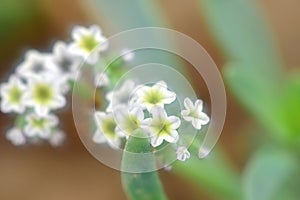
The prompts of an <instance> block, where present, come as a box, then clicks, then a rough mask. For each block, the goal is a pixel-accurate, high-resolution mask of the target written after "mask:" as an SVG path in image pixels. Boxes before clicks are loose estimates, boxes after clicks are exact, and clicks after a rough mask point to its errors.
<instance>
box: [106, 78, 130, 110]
mask: <svg viewBox="0 0 300 200" xmlns="http://www.w3.org/2000/svg"><path fill="white" fill-rule="evenodd" d="M134 88H135V84H134V82H133V81H132V80H127V81H125V82H124V83H123V85H122V86H121V88H119V89H118V90H113V91H111V92H109V93H108V94H107V95H106V99H107V100H108V101H109V105H108V107H107V108H106V111H107V112H112V109H113V107H114V108H116V107H117V106H122V105H124V106H128V105H129V103H130V99H131V97H132V95H131V93H132V91H133V90H134Z"/></svg>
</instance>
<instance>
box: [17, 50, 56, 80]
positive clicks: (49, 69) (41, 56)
mask: <svg viewBox="0 0 300 200" xmlns="http://www.w3.org/2000/svg"><path fill="white" fill-rule="evenodd" d="M49 58H50V54H45V53H40V52H38V51H36V50H30V51H28V52H27V53H26V55H25V60H24V61H23V62H22V63H21V64H20V65H19V66H18V67H17V69H16V72H17V74H18V75H19V76H21V77H23V78H26V79H27V78H28V79H30V78H31V77H33V76H39V75H41V74H46V75H47V76H48V77H50V76H51V77H55V76H56V74H57V73H58V72H59V69H58V67H56V66H55V65H49V62H48V61H49Z"/></svg>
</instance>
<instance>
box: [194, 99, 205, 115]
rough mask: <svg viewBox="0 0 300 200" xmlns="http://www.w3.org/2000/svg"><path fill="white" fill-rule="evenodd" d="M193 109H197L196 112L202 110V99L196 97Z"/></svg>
mask: <svg viewBox="0 0 300 200" xmlns="http://www.w3.org/2000/svg"><path fill="white" fill-rule="evenodd" d="M195 109H197V112H202V110H203V101H202V100H200V99H198V100H197V101H196V102H195Z"/></svg>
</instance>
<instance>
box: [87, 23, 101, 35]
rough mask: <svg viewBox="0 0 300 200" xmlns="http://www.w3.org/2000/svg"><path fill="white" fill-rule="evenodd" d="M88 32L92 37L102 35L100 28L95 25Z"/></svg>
mask: <svg viewBox="0 0 300 200" xmlns="http://www.w3.org/2000/svg"><path fill="white" fill-rule="evenodd" d="M90 31H91V33H92V34H93V35H101V33H102V31H101V28H100V27H99V26H97V25H92V26H90Z"/></svg>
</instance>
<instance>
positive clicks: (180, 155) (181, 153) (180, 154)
mask: <svg viewBox="0 0 300 200" xmlns="http://www.w3.org/2000/svg"><path fill="white" fill-rule="evenodd" d="M176 156H177V159H178V160H180V161H185V160H187V159H189V158H190V156H191V154H190V152H189V151H188V150H187V148H186V147H185V146H180V147H178V148H177V150H176Z"/></svg>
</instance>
